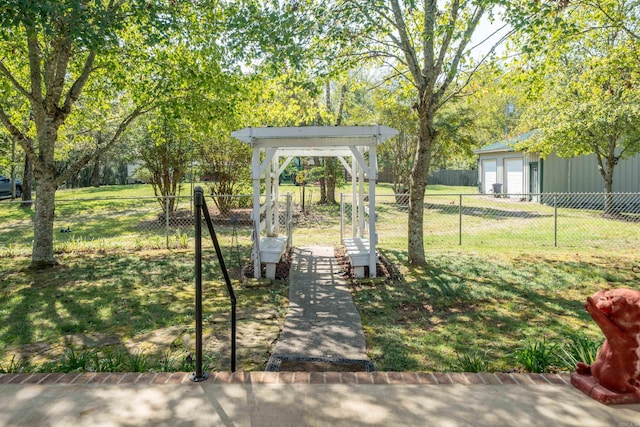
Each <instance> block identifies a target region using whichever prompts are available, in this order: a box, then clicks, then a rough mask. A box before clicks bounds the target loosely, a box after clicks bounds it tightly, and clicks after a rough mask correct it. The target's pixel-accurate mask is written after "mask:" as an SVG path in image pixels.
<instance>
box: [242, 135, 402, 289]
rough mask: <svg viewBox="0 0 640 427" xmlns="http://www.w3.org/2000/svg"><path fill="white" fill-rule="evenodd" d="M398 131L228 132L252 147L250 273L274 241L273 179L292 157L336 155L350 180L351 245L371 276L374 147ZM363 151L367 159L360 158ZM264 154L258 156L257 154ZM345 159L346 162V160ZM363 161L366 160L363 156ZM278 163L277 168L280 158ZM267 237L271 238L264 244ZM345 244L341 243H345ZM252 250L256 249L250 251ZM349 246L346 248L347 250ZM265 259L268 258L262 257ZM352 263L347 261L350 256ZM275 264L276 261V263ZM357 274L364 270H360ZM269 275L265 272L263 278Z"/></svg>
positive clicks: (275, 196) (374, 258)
mask: <svg viewBox="0 0 640 427" xmlns="http://www.w3.org/2000/svg"><path fill="white" fill-rule="evenodd" d="M398 133H399V132H398V131H397V130H396V129H392V128H390V127H387V126H381V125H376V126H331V127H329V126H308V127H266V128H245V129H241V130H237V131H235V132H232V133H231V136H232V137H234V138H236V139H239V140H240V141H243V142H246V143H247V144H249V145H250V146H251V147H252V149H253V157H252V163H251V178H252V179H253V216H252V217H253V221H254V227H255V230H257V231H256V239H255V240H254V260H253V261H254V274H255V277H256V278H257V277H260V266H261V262H264V260H263V259H262V258H264V257H265V252H264V251H263V250H261V249H260V245H262V246H272V245H273V242H274V241H273V239H274V238H280V239H281V240H284V241H287V240H288V239H287V237H290V236H287V237H285V238H284V239H283V238H282V237H281V236H279V228H278V221H277V220H276V221H273V217H272V212H273V210H275V212H276V215H277V212H278V196H279V194H278V184H279V179H278V178H279V176H280V174H281V173H282V172H283V171H284V170H285V169H286V167H287V166H288V165H289V163H290V162H291V160H292V159H293V158H294V157H337V158H338V160H339V161H340V163H341V164H342V165H343V166H344V167H345V169H346V170H347V171H348V172H349V174H350V175H351V179H352V197H353V199H352V200H353V207H352V236H353V238H352V239H351V241H350V243H352V244H354V245H355V247H357V248H359V249H357V248H356V249H355V250H359V251H360V253H361V254H362V251H363V249H364V250H366V257H365V259H366V260H368V262H367V263H366V264H365V265H368V266H369V274H370V276H371V277H375V275H376V263H377V254H376V244H377V234H376V225H375V202H376V198H375V185H376V181H377V179H378V161H377V158H376V148H377V146H378V145H379V144H381V143H382V142H384V141H386V140H387V139H389V138H391V137H393V136H395V135H397V134H398ZM366 153H368V156H367V155H366ZM263 155H264V156H263ZM348 157H351V158H352V161H351V164H349V162H347V160H346V158H348ZM367 157H368V158H367ZM281 158H284V162H283V163H282V164H280V159H281ZM365 177H366V178H367V179H368V180H369V194H368V195H369V200H368V203H369V205H368V209H367V211H368V212H370V213H371V214H370V215H369V218H368V230H369V235H368V239H367V238H365V236H364V230H365V203H364V180H365ZM261 179H264V180H265V184H266V185H265V187H266V194H265V197H266V203H265V205H266V214H267V215H266V218H267V222H266V227H265V230H266V237H264V238H261V237H260V227H259V224H260V210H261V206H260V196H261V195H260V181H261ZM270 239H271V240H270ZM345 240H347V239H345ZM256 248H257V250H256ZM348 250H349V248H347V251H348ZM267 256H268V255H267ZM352 261H353V258H352ZM276 262H277V261H276ZM352 263H353V262H352ZM360 271H362V272H363V271H364V267H362V268H361V270H360ZM268 275H269V274H268Z"/></svg>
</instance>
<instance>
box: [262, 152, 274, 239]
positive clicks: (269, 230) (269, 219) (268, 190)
mask: <svg viewBox="0 0 640 427" xmlns="http://www.w3.org/2000/svg"><path fill="white" fill-rule="evenodd" d="M274 157H275V156H274ZM265 162H266V165H265V166H266V169H265V175H264V177H265V178H264V187H265V197H266V201H265V207H266V209H265V214H266V220H265V224H266V235H267V236H269V237H272V234H273V211H272V206H273V192H272V190H273V187H272V186H271V160H269V159H265Z"/></svg>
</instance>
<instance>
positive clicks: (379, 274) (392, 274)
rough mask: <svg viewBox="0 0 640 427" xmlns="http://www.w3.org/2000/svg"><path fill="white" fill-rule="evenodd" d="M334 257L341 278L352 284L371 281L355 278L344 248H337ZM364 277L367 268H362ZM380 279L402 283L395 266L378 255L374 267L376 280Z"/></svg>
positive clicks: (367, 272)
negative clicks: (340, 271) (340, 272)
mask: <svg viewBox="0 0 640 427" xmlns="http://www.w3.org/2000/svg"><path fill="white" fill-rule="evenodd" d="M334 254H335V257H336V259H337V261H338V265H339V266H340V269H341V270H342V272H343V274H342V277H344V278H345V279H347V280H349V281H350V282H351V283H352V284H357V283H358V282H362V281H367V280H372V279H367V278H364V279H358V278H356V276H355V273H354V271H353V267H352V266H351V261H350V260H349V257H348V256H347V255H346V253H345V249H344V246H338V247H336V248H335V250H334ZM364 273H365V276H368V275H369V267H368V266H367V267H365V268H364ZM378 278H380V279H381V280H385V279H386V280H391V281H394V282H396V281H400V282H401V281H403V280H404V279H403V277H402V274H400V272H399V271H398V269H397V268H395V266H393V265H392V264H391V263H390V262H389V261H388V260H387V259H386V258H385V256H384V255H382V254H381V253H378V264H377V265H376V279H378Z"/></svg>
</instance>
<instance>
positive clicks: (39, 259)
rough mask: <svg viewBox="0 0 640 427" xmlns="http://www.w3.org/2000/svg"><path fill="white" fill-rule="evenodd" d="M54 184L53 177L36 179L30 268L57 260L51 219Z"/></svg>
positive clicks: (47, 264)
mask: <svg viewBox="0 0 640 427" xmlns="http://www.w3.org/2000/svg"><path fill="white" fill-rule="evenodd" d="M56 190H57V188H56V184H55V178H54V177H49V176H47V177H44V179H39V180H38V198H37V199H36V213H35V217H34V220H33V254H32V261H31V268H34V269H44V268H48V267H51V266H54V265H57V264H58V262H57V261H56V259H55V258H54V256H53V220H54V216H55V214H54V212H55V195H56Z"/></svg>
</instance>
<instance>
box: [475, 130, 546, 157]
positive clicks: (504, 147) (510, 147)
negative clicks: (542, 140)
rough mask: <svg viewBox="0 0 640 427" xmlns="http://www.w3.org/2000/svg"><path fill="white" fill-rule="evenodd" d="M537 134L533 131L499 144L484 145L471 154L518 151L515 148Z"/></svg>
mask: <svg viewBox="0 0 640 427" xmlns="http://www.w3.org/2000/svg"><path fill="white" fill-rule="evenodd" d="M537 132H538V130H537V129H534V130H531V131H529V132H526V133H523V134H520V135H517V136H515V137H513V138H508V139H504V140H502V141H499V142H494V143H493V144H489V145H485V146H484V147H481V148H479V149H477V150H474V151H473V153H474V154H482V153H502V152H513V151H518V150H516V148H515V146H516V145H517V144H519V143H521V142H524V141H526V140H527V139H529V138H531V137H532V136H533V135H535V134H536V133H537Z"/></svg>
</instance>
